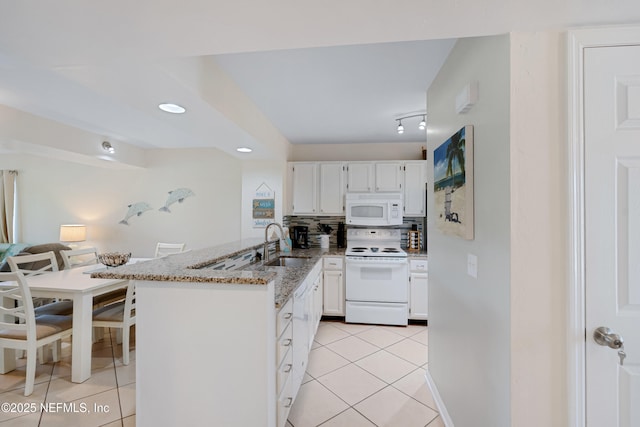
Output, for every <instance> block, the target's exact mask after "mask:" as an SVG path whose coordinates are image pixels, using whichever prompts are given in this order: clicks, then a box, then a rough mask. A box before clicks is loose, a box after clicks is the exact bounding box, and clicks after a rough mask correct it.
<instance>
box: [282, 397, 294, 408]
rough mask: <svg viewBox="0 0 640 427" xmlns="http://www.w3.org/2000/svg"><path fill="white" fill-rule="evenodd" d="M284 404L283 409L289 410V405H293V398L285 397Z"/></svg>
mask: <svg viewBox="0 0 640 427" xmlns="http://www.w3.org/2000/svg"><path fill="white" fill-rule="evenodd" d="M286 402H287V403H286V404H285V405H284V407H285V408H291V405H292V404H293V397H287V400H286Z"/></svg>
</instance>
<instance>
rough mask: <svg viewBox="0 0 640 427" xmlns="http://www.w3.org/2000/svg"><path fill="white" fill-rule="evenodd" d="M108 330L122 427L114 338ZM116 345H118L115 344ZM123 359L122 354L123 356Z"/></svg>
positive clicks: (121, 418) (122, 416)
mask: <svg viewBox="0 0 640 427" xmlns="http://www.w3.org/2000/svg"><path fill="white" fill-rule="evenodd" d="M112 329H113V328H109V342H110V343H111V360H112V361H113V375H114V376H115V377H116V395H117V396H118V408H119V409H120V426H121V427H124V414H123V413H122V401H121V400H120V384H119V383H118V369H117V367H116V350H115V348H114V346H113V344H114V342H113V341H114V339H115V338H114V337H113V334H112V333H111V330H112ZM123 335H124V334H123ZM115 344H116V345H117V344H118V343H115ZM123 357H124V354H123Z"/></svg>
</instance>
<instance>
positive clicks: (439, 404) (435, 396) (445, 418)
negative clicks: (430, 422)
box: [424, 367, 454, 427]
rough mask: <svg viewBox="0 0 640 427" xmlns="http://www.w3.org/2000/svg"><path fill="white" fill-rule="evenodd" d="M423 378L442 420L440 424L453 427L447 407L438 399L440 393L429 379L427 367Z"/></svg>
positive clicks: (431, 379)
mask: <svg viewBox="0 0 640 427" xmlns="http://www.w3.org/2000/svg"><path fill="white" fill-rule="evenodd" d="M424 376H425V378H426V379H427V385H428V386H429V389H430V390H431V395H432V396H433V401H434V402H435V404H436V406H437V407H438V413H439V414H440V418H442V422H443V423H444V425H445V427H454V425H453V420H451V417H450V416H449V412H448V411H447V407H446V406H444V402H443V401H442V398H441V397H440V393H439V392H438V387H436V383H435V382H434V381H433V378H431V374H429V368H428V367H427V371H426V373H425V374H424Z"/></svg>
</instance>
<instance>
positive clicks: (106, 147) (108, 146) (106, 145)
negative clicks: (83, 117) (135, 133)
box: [102, 141, 116, 154]
mask: <svg viewBox="0 0 640 427" xmlns="http://www.w3.org/2000/svg"><path fill="white" fill-rule="evenodd" d="M102 149H103V150H104V151H106V152H107V153H109V154H113V153H115V152H116V149H115V148H113V146H112V145H111V143H110V142H109V141H104V142H103V143H102Z"/></svg>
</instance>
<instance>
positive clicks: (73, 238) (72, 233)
mask: <svg viewBox="0 0 640 427" xmlns="http://www.w3.org/2000/svg"><path fill="white" fill-rule="evenodd" d="M85 240H87V226H86V225H84V224H65V225H61V226H60V241H61V242H84V241H85Z"/></svg>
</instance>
